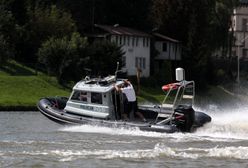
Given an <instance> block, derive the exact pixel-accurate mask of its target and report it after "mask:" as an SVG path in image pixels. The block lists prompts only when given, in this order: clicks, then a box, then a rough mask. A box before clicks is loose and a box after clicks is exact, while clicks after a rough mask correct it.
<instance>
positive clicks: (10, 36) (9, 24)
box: [0, 4, 16, 65]
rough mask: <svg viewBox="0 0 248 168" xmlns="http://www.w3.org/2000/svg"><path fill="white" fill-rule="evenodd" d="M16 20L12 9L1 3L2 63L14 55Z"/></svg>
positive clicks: (0, 61) (0, 41)
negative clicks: (9, 9)
mask: <svg viewBox="0 0 248 168" xmlns="http://www.w3.org/2000/svg"><path fill="white" fill-rule="evenodd" d="M15 31H16V30H15V21H14V18H13V16H12V13H11V11H8V10H7V9H6V6H5V5H4V4H0V65H3V64H4V63H5V62H6V61H7V60H8V59H9V58H10V57H13V56H14V53H15V52H14V45H13V41H14V36H15Z"/></svg>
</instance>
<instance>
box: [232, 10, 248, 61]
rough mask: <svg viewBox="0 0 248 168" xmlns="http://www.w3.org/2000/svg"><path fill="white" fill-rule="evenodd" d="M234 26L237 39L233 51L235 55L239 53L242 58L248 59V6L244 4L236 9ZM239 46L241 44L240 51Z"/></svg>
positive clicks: (233, 18) (233, 19)
mask: <svg viewBox="0 0 248 168" xmlns="http://www.w3.org/2000/svg"><path fill="white" fill-rule="evenodd" d="M245 21H246V22H245ZM232 28H233V30H234V36H235V39H236V42H235V44H234V47H233V49H232V52H233V54H235V55H239V57H240V58H242V59H247V58H248V38H247V37H248V7H245V6H243V7H239V8H237V9H235V10H234V12H233V17H232ZM240 45H242V46H240ZM235 46H236V47H235ZM237 46H240V47H239V51H238V47H237Z"/></svg>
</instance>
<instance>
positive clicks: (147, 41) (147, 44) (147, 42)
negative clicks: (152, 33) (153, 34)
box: [146, 38, 150, 47]
mask: <svg viewBox="0 0 248 168" xmlns="http://www.w3.org/2000/svg"><path fill="white" fill-rule="evenodd" d="M149 42H150V39H149V38H147V40H146V46H147V47H149Z"/></svg>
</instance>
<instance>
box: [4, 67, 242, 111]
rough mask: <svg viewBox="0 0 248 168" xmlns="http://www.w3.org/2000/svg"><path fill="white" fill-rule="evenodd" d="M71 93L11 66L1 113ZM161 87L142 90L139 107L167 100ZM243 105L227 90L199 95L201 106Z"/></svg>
mask: <svg viewBox="0 0 248 168" xmlns="http://www.w3.org/2000/svg"><path fill="white" fill-rule="evenodd" d="M70 92H71V89H68V88H64V87H62V86H61V85H59V84H58V82H57V80H56V79H55V78H54V77H49V76H47V75H45V74H43V73H41V72H35V71H34V70H33V69H31V68H29V67H26V66H24V65H21V64H18V63H16V62H10V63H9V64H7V65H6V66H5V67H3V68H2V69H0V111H37V107H36V104H37V102H38V101H39V99H40V98H42V97H54V96H65V97H68V96H69V95H70ZM164 96H165V95H164V92H163V91H162V90H161V87H157V88H149V87H143V86H141V91H140V94H139V95H138V96H137V97H138V102H139V103H153V104H159V103H161V102H162V101H163V99H164ZM235 101H239V99H237V96H235V94H232V93H231V92H228V91H227V90H226V89H224V88H223V87H218V86H209V87H208V88H207V91H205V92H202V93H198V92H197V94H196V104H197V106H200V107H204V106H205V105H208V104H216V105H224V104H233V102H235Z"/></svg>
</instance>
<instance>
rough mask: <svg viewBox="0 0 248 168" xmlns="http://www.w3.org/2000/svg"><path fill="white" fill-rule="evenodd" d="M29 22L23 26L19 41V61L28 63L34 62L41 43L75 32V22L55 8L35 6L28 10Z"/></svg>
mask: <svg viewBox="0 0 248 168" xmlns="http://www.w3.org/2000/svg"><path fill="white" fill-rule="evenodd" d="M28 16H29V19H28V20H29V21H28V23H27V24H25V25H24V26H23V28H24V31H22V33H21V34H20V36H21V37H20V39H22V42H21V41H20V42H19V43H24V45H22V46H23V48H21V49H20V50H21V51H22V53H21V59H24V60H25V61H26V60H28V61H29V62H36V61H37V58H36V55H35V53H37V51H38V48H39V47H40V46H41V44H42V42H44V41H46V40H48V39H49V38H50V37H57V38H61V37H64V36H67V35H70V34H72V33H73V32H74V31H75V30H76V26H75V22H74V21H73V19H72V18H71V15H70V13H67V12H65V11H63V10H61V9H58V8H57V7H56V6H54V5H52V6H49V7H46V6H45V7H43V6H35V7H34V9H32V8H31V7H29V9H28Z"/></svg>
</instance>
